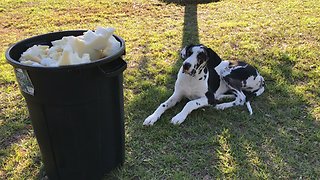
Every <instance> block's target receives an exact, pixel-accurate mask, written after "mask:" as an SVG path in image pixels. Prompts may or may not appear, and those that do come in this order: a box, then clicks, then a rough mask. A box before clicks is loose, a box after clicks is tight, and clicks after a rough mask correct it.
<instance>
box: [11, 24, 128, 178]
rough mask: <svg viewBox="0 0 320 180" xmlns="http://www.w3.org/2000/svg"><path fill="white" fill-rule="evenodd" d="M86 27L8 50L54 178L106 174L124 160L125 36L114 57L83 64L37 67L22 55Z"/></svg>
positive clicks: (50, 174)
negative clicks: (33, 48) (21, 58)
mask: <svg viewBox="0 0 320 180" xmlns="http://www.w3.org/2000/svg"><path fill="white" fill-rule="evenodd" d="M83 32H85V31H84V30H76V31H62V32H54V33H49V34H44V35H40V36H35V37H32V38H29V39H26V40H23V41H20V42H18V43H16V44H14V45H13V46H11V47H10V48H9V49H8V50H7V52H6V59H7V61H8V62H9V63H10V64H11V65H12V66H13V67H14V71H15V74H16V78H17V81H18V82H19V85H20V90H21V93H22V95H23V96H24V98H25V100H26V102H27V106H28V110H29V114H30V118H31V121H32V126H33V129H34V132H35V135H36V139H37V141H38V144H39V147H40V151H41V154H42V160H43V163H44V167H45V170H46V174H47V175H48V177H49V179H67V180H70V179H77V180H78V179H90V180H93V179H101V178H102V177H103V175H104V174H105V173H108V172H109V171H110V170H112V169H114V168H116V167H118V166H119V165H122V164H123V162H124V107H123V106H124V105H123V71H124V70H125V69H126V67H127V66H126V65H127V64H126V62H125V61H124V60H123V59H122V55H124V53H125V43H124V40H123V39H121V38H120V37H118V36H115V35H114V37H115V38H116V39H117V40H118V41H119V42H120V43H121V48H120V49H119V51H118V52H117V53H116V54H114V55H112V56H109V57H106V58H103V59H100V60H97V61H94V62H91V63H87V64H79V65H70V66H60V67H33V66H28V65H23V64H21V63H20V62H19V61H18V59H19V58H20V56H21V54H22V53H23V52H24V51H26V50H27V49H28V48H29V47H31V46H33V45H40V44H41V45H49V46H51V41H54V40H58V39H61V38H62V37H64V36H71V35H72V36H78V35H82V34H83Z"/></svg>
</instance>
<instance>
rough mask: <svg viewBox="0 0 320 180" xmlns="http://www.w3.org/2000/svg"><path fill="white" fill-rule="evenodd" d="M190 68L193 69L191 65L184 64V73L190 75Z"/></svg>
mask: <svg viewBox="0 0 320 180" xmlns="http://www.w3.org/2000/svg"><path fill="white" fill-rule="evenodd" d="M190 67H191V64H190V63H187V62H186V63H184V64H183V72H184V73H188V71H189V69H190Z"/></svg>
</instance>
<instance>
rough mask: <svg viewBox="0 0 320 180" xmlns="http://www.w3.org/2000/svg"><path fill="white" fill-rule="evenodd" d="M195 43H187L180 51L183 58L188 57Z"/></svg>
mask: <svg viewBox="0 0 320 180" xmlns="http://www.w3.org/2000/svg"><path fill="white" fill-rule="evenodd" d="M193 46H194V45H193V44H190V45H187V46H185V47H184V48H183V49H182V50H181V52H180V56H181V58H182V59H183V60H185V59H187V58H188V51H189V50H190V48H192V47H193Z"/></svg>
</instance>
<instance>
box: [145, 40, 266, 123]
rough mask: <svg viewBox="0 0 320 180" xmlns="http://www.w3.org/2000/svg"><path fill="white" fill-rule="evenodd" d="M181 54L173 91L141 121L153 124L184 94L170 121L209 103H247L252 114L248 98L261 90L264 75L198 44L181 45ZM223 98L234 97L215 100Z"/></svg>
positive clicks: (221, 106) (183, 118) (218, 107)
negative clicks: (181, 108)
mask: <svg viewBox="0 0 320 180" xmlns="http://www.w3.org/2000/svg"><path fill="white" fill-rule="evenodd" d="M181 57H182V59H183V60H184V62H183V65H182V67H181V68H180V70H179V73H178V78H177V81H176V83H175V88H174V93H173V94H172V96H171V97H170V98H169V99H168V100H167V101H165V102H164V103H162V104H161V105H160V106H159V107H158V108H157V109H156V111H155V112H154V113H153V114H151V115H150V116H149V117H147V118H146V119H145V121H144V123H143V125H153V124H154V123H155V122H156V121H157V120H158V119H159V118H160V116H161V115H162V114H163V113H164V111H166V110H167V109H169V108H171V107H173V106H174V105H175V104H176V103H177V102H179V101H180V100H181V99H182V98H184V97H186V98H188V99H190V101H189V102H188V103H187V104H186V105H185V106H184V108H183V110H182V111H181V112H180V113H179V114H177V115H176V116H174V117H173V118H172V119H171V123H173V124H181V123H182V122H183V121H184V120H185V119H186V117H187V115H188V114H189V113H191V111H193V110H195V109H198V108H201V107H204V106H210V105H213V106H215V108H216V109H221V110H223V109H225V108H229V107H232V106H237V105H244V104H246V105H247V108H248V110H249V113H250V115H251V114H252V108H251V105H250V101H249V100H250V98H252V97H254V96H259V95H261V94H262V93H263V92H264V79H263V77H262V76H261V75H260V74H259V73H258V71H257V70H256V69H255V68H254V67H253V66H251V65H249V64H247V63H245V62H240V61H237V62H231V61H222V60H221V58H220V57H219V56H218V55H217V53H215V52H214V51H213V50H212V49H210V48H207V47H206V46H204V45H201V44H200V45H190V46H187V47H185V48H183V49H182V51H181ZM223 98H233V99H234V100H233V101H231V102H225V103H221V104H217V103H216V102H217V100H221V99H223Z"/></svg>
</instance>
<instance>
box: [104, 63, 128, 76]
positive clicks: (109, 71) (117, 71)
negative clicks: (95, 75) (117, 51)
mask: <svg viewBox="0 0 320 180" xmlns="http://www.w3.org/2000/svg"><path fill="white" fill-rule="evenodd" d="M120 60H121V63H119V64H118V65H117V66H116V67H113V68H103V67H102V66H101V65H100V66H98V68H99V70H100V71H101V72H102V73H103V74H104V75H105V76H106V77H113V76H116V75H118V74H120V73H121V72H123V71H124V70H125V69H126V68H127V63H126V62H125V61H124V60H122V59H120Z"/></svg>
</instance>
